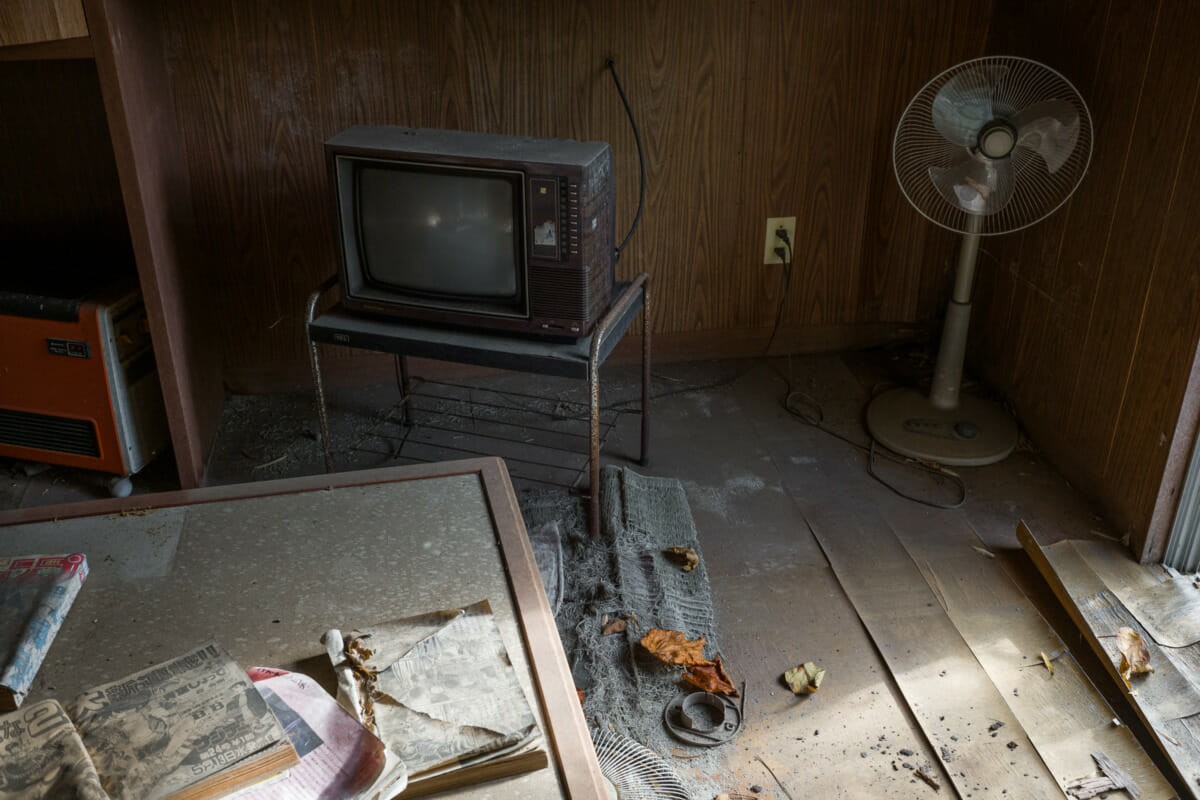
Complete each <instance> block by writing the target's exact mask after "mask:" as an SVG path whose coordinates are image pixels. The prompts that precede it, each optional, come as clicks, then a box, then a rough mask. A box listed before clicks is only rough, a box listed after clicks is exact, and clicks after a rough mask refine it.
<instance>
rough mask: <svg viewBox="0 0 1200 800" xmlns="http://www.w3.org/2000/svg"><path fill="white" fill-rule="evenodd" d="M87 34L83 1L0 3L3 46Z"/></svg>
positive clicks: (18, 0) (8, 0)
mask: <svg viewBox="0 0 1200 800" xmlns="http://www.w3.org/2000/svg"><path fill="white" fill-rule="evenodd" d="M87 35H88V27H87V20H86V19H84V15H83V3H82V2H81V0H0V47H7V46H9V45H17V44H32V43H34V42H44V41H48V40H51V39H74V38H79V37H83V36H87Z"/></svg>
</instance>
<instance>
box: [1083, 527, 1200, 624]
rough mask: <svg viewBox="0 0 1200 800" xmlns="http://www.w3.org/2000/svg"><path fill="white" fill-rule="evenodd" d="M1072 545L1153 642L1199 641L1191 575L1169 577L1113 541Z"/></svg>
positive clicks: (1199, 605) (1197, 599) (1198, 595)
mask: <svg viewBox="0 0 1200 800" xmlns="http://www.w3.org/2000/svg"><path fill="white" fill-rule="evenodd" d="M1071 544H1072V547H1074V548H1075V549H1076V550H1077V551H1078V552H1079V555H1081V556H1082V557H1083V560H1084V561H1086V562H1087V564H1088V566H1089V567H1091V568H1092V570H1093V571H1094V572H1095V573H1096V575H1097V577H1099V578H1100V580H1102V581H1104V585H1105V586H1106V587H1108V589H1109V591H1111V592H1112V593H1113V594H1115V595H1116V596H1117V598H1118V599H1119V600H1120V601H1121V604H1122V605H1124V606H1125V608H1127V609H1129V612H1130V613H1131V614H1133V616H1135V617H1136V618H1137V620H1138V622H1140V623H1141V624H1142V626H1143V627H1145V628H1146V630H1147V631H1149V633H1150V635H1151V636H1152V637H1154V641H1156V642H1158V643H1159V644H1160V645H1163V646H1164V647H1172V648H1183V647H1188V646H1189V645H1193V644H1195V643H1196V642H1198V641H1200V589H1197V588H1196V587H1195V586H1194V585H1193V584H1192V581H1191V579H1190V578H1172V577H1171V576H1170V575H1169V574H1168V573H1167V571H1166V570H1164V569H1163V568H1162V567H1159V566H1144V565H1142V564H1139V563H1137V562H1136V561H1134V560H1133V556H1132V555H1131V554H1130V553H1129V551H1128V550H1127V549H1125V548H1124V547H1118V546H1117V545H1115V544H1109V543H1107V542H1072V543H1071Z"/></svg>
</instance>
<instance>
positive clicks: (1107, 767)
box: [1067, 752, 1141, 800]
mask: <svg viewBox="0 0 1200 800" xmlns="http://www.w3.org/2000/svg"><path fill="white" fill-rule="evenodd" d="M1092 758H1093V759H1095V761H1096V766H1098V767H1099V768H1100V775H1099V777H1088V778H1079V779H1078V780H1074V781H1071V782H1070V783H1068V784H1067V794H1069V795H1070V796H1071V797H1074V798H1076V800H1087V798H1089V797H1096V796H1097V795H1101V796H1103V795H1104V794H1105V793H1106V792H1114V791H1118V790H1124V791H1125V792H1126V793H1127V794H1128V795H1129V796H1130V797H1133V798H1136V797H1137V796H1138V795H1139V794H1141V790H1140V789H1138V785H1137V784H1136V783H1135V782H1134V780H1133V778H1131V777H1130V776H1129V774H1128V773H1126V772H1125V770H1123V769H1121V768H1120V767H1118V766H1117V765H1116V763H1115V762H1114V761H1113V760H1112V759H1111V758H1109V757H1108V756H1106V755H1105V754H1104V753H1102V752H1095V753H1092Z"/></svg>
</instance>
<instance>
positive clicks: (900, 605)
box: [809, 504, 1065, 800]
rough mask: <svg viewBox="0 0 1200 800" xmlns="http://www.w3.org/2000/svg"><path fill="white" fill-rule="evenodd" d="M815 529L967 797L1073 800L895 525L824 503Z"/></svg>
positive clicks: (814, 512) (816, 511)
mask: <svg viewBox="0 0 1200 800" xmlns="http://www.w3.org/2000/svg"><path fill="white" fill-rule="evenodd" d="M809 526H810V528H811V529H812V531H813V534H814V535H815V536H816V537H817V541H818V542H820V544H821V547H822V548H823V549H824V551H825V554H826V556H827V557H828V558H829V563H830V565H831V566H832V567H833V569H834V572H835V573H837V576H838V580H839V581H840V582H841V584H842V586H843V588H844V589H845V590H846V593H847V594H848V595H849V597H850V601H851V603H853V605H854V607H855V609H856V610H857V611H858V615H859V617H860V618H861V619H862V621H863V624H864V625H866V627H867V630H868V631H869V632H870V634H871V638H872V639H874V640H875V644H876V646H877V647H878V648H879V651H880V653H881V654H882V655H883V657H884V660H885V661H886V662H887V665H888V668H889V669H890V670H891V672H892V675H893V676H894V677H895V679H896V683H897V684H898V685H899V687H900V691H901V692H902V693H903V694H904V697H905V699H906V700H907V701H908V704H909V707H910V708H911V709H912V711H913V714H914V715H915V716H916V718H917V721H918V722H919V723H920V725H921V728H922V730H923V731H924V732H925V735H926V737H927V738H928V739H929V741H930V743H931V744H932V745H933V747H934V749H935V750H937V751H938V753H939V755H940V757H941V759H942V763H943V765H944V766H945V768H946V771H947V772H948V773H949V775H950V780H951V781H952V782H953V784H954V787H955V789H957V790H958V792H959V794H960V795H961V796H963V797H968V796H971V797H997V798H999V797H1004V798H1006V800H1007V798H1056V799H1060V798H1063V797H1065V795H1064V794H1063V792H1062V790H1061V789H1060V788H1059V786H1058V783H1057V782H1056V780H1055V778H1054V775H1053V774H1051V772H1050V771H1049V769H1047V767H1046V765H1045V764H1044V763H1043V762H1042V760H1041V759H1040V758H1039V757H1038V754H1037V751H1036V750H1035V749H1034V747H1033V745H1032V743H1031V742H1030V740H1029V737H1028V736H1027V735H1026V732H1025V731H1024V729H1023V728H1022V727H1021V724H1020V723H1019V722H1018V721H1017V718H1016V716H1015V715H1014V714H1013V712H1012V710H1011V709H1010V708H1009V706H1008V704H1007V703H1006V702H1005V698H1003V697H1002V696H1001V695H1000V693H999V691H998V690H997V689H996V687H995V685H994V684H993V683H992V682H991V680H990V679H989V678H988V675H987V673H986V672H985V671H984V669H983V667H982V666H980V664H979V662H978V661H977V660H976V659H975V657H974V655H973V654H972V653H971V651H970V649H969V648H968V647H967V644H966V642H964V641H963V639H962V637H961V636H960V635H959V633H958V631H957V629H956V628H955V627H954V624H953V623H952V622H951V621H950V619H949V617H948V616H947V615H946V613H945V611H944V610H943V609H942V606H941V604H940V603H939V602H938V600H937V597H936V595H935V594H934V593H933V592H932V591H931V590H930V588H929V586H928V585H927V584H926V582H925V579H924V577H923V576H922V575H921V571H920V570H919V569H918V568H917V565H916V564H915V563H914V562H913V561H912V559H911V558H909V556H908V553H907V552H906V551H905V550H904V548H903V547H902V546H901V544H900V542H899V541H898V540H897V539H896V538H895V536H894V535H893V534H892V532H891V531H890V530H889V529H888V528H887V525H886V523H885V522H884V521H883V520H881V519H879V518H878V517H876V516H874V515H869V512H858V511H856V510H855V509H853V508H852V507H851V506H849V505H846V506H842V507H840V508H839V509H837V510H834V509H833V508H832V507H831V506H830V505H828V504H823V505H821V506H816V507H813V508H812V509H811V516H810V518H809ZM1012 744H1015V746H1010V745H1012Z"/></svg>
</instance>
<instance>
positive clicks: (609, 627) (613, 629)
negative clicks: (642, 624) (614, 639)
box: [600, 617, 629, 636]
mask: <svg viewBox="0 0 1200 800" xmlns="http://www.w3.org/2000/svg"><path fill="white" fill-rule="evenodd" d="M627 625H629V621H628V620H624V619H622V618H620V617H614V618H613V619H610V620H609V621H608V622H606V623H605V624H604V627H603V628H601V629H600V635H601V636H608V635H609V634H610V633H620V632H621V631H623V630H625V628H626V626H627Z"/></svg>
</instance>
